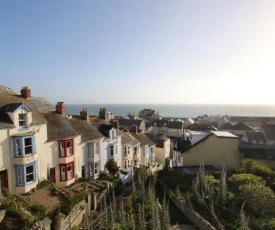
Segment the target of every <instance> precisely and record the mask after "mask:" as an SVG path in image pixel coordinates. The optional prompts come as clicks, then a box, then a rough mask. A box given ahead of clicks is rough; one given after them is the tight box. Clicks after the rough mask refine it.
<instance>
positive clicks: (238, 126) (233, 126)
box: [221, 122, 255, 131]
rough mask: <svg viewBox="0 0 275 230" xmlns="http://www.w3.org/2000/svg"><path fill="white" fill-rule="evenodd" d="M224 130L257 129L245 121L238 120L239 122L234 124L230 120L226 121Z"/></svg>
mask: <svg viewBox="0 0 275 230" xmlns="http://www.w3.org/2000/svg"><path fill="white" fill-rule="evenodd" d="M221 129H222V130H248V131H255V129H253V128H252V127H251V126H249V125H247V124H245V123H244V122H238V123H237V124H232V123H230V122H227V123H225V124H224V125H223V126H222V127H221Z"/></svg>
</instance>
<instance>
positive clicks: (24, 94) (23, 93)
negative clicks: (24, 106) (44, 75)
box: [21, 86, 31, 99]
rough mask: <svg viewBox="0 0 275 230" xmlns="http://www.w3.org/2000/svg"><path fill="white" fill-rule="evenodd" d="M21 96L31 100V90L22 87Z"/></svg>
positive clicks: (27, 87)
mask: <svg viewBox="0 0 275 230" xmlns="http://www.w3.org/2000/svg"><path fill="white" fill-rule="evenodd" d="M21 96H22V97H24V98H25V99H31V89H30V88H29V86H24V87H22V89H21Z"/></svg>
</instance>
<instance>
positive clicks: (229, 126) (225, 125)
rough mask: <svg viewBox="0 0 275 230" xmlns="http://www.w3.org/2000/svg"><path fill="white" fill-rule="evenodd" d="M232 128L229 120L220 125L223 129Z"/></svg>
mask: <svg viewBox="0 0 275 230" xmlns="http://www.w3.org/2000/svg"><path fill="white" fill-rule="evenodd" d="M232 128H233V124H231V123H230V122H227V123H225V124H224V125H223V126H222V127H221V129H223V130H232Z"/></svg>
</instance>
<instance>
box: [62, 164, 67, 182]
mask: <svg viewBox="0 0 275 230" xmlns="http://www.w3.org/2000/svg"><path fill="white" fill-rule="evenodd" d="M65 179H66V178H65V166H61V180H65Z"/></svg>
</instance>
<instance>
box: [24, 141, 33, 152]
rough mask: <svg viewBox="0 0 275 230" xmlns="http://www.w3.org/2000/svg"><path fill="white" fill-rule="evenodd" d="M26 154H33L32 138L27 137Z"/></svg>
mask: <svg viewBox="0 0 275 230" xmlns="http://www.w3.org/2000/svg"><path fill="white" fill-rule="evenodd" d="M24 140H25V155H28V154H32V138H31V137H28V138H25V139H24Z"/></svg>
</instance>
